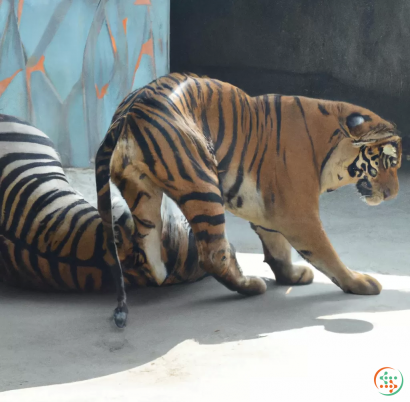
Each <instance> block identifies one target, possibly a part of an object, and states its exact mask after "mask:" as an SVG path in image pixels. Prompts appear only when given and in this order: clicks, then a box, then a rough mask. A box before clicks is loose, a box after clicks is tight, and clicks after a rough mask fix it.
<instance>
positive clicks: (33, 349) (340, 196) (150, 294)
mask: <svg viewBox="0 0 410 402" xmlns="http://www.w3.org/2000/svg"><path fill="white" fill-rule="evenodd" d="M68 176H69V177H70V178H71V179H72V180H73V184H74V185H75V186H76V188H78V189H79V190H80V191H81V192H82V193H83V194H84V196H85V197H86V198H87V199H89V200H90V201H91V202H92V203H94V205H95V202H94V200H95V195H94V193H95V187H94V183H93V173H92V172H91V176H88V175H87V171H85V172H84V171H81V172H75V171H74V172H73V171H69V172H68ZM400 181H401V190H400V193H399V196H398V198H397V199H396V200H394V201H391V202H388V203H385V204H383V205H381V206H378V207H368V206H367V205H365V204H364V203H363V202H361V201H360V200H359V198H358V196H357V194H355V193H356V191H355V190H354V188H344V189H341V190H338V191H336V192H334V193H331V194H326V195H325V196H323V198H322V200H321V216H322V219H323V222H324V226H325V229H326V230H327V232H328V234H329V237H330V238H331V240H332V242H333V245H334V246H335V248H336V250H337V251H338V252H339V255H340V256H341V258H342V260H343V261H344V262H345V263H346V264H347V265H348V266H349V267H351V268H352V269H355V270H359V271H362V272H371V273H374V274H375V276H376V277H377V279H378V280H379V281H380V282H381V283H382V284H383V287H384V289H383V291H382V293H381V294H380V295H379V296H370V297H365V296H354V295H346V294H344V293H342V292H341V291H340V289H338V288H337V287H336V286H334V285H333V284H332V283H330V281H328V280H327V278H324V276H323V275H321V274H320V273H319V272H317V271H315V280H314V283H313V284H312V285H309V286H305V287H293V288H289V287H279V286H276V284H275V282H274V281H273V280H272V278H273V276H272V274H271V273H270V271H269V269H268V266H267V265H266V264H263V262H262V261H263V256H262V255H261V253H262V249H261V246H260V244H259V241H258V239H257V237H256V235H254V233H253V232H252V231H251V230H250V228H249V224H248V223H246V222H244V221H242V220H241V219H239V218H236V217H233V216H232V215H229V217H228V236H229V239H230V241H231V242H232V243H233V244H234V245H235V246H236V248H237V251H238V252H239V261H240V263H241V265H242V266H243V268H244V271H245V272H247V273H253V274H257V275H262V276H265V277H267V278H271V280H270V281H269V284H268V291H267V292H266V294H264V295H262V296H259V297H254V298H245V297H242V296H239V295H237V294H235V293H232V292H230V291H228V290H227V289H225V288H224V287H223V286H221V285H220V284H218V283H217V282H216V281H215V280H214V279H213V278H207V279H205V280H203V281H201V282H198V283H196V284H192V285H180V286H175V287H171V288H166V289H141V290H139V291H133V292H130V293H129V305H130V310H131V311H130V320H129V324H128V327H127V328H126V330H125V331H123V332H120V331H117V330H116V329H114V328H113V327H112V325H111V324H110V322H109V318H110V316H111V310H112V309H113V307H114V305H115V300H114V299H115V297H113V295H111V294H109V295H80V296H79V295H56V294H55V295H45V294H40V293H35V292H27V291H24V292H23V291H20V290H17V289H11V288H7V287H5V286H0V318H1V321H0V340H1V342H0V391H5V392H3V393H1V394H0V401H1V402H11V401H12V402H26V401H27V402H28V401H30V402H34V401H41V402H49V401H50V402H51V401H53V402H54V401H59V402H60V401H61V402H65V401H70V402H71V401H76V402H82V401H89V400H93V401H94V400H95V401H116V400H118V401H120V400H121V401H144V402H145V401H167V402H170V401H178V402H182V401H192V400H195V401H208V400H214V401H230V400H235V401H254V400H259V399H263V400H278V401H288V400H289V401H293V400H299V399H301V398H310V397H312V398H313V397H314V398H315V400H319V401H321V400H323V401H328V400H332V401H339V400H340V401H341V400H346V398H350V399H351V400H353V401H376V400H378V398H380V396H379V393H378V391H377V389H376V387H375V385H374V383H373V377H374V374H375V373H376V371H377V370H379V369H380V368H382V367H386V366H390V367H394V368H397V369H399V370H400V371H401V372H402V373H403V376H404V378H405V383H406V382H407V381H408V378H410V360H409V357H410V352H409V347H408V339H409V337H410V262H409V250H408V244H409V240H408V239H409V235H410V228H409V212H410V208H409V203H408V200H409V199H410V198H409V195H410V194H409V193H410V170H409V169H408V168H402V169H401V172H400ZM296 258H297V257H296V256H295V259H296ZM395 400H403V401H404V400H407V401H408V400H410V387H409V386H406V384H404V387H403V389H402V390H401V391H400V393H399V394H397V395H395Z"/></svg>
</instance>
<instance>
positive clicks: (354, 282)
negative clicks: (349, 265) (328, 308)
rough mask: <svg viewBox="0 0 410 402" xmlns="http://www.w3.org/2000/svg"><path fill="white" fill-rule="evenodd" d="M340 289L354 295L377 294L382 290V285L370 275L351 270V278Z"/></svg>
mask: <svg viewBox="0 0 410 402" xmlns="http://www.w3.org/2000/svg"><path fill="white" fill-rule="evenodd" d="M342 289H343V291H344V292H345V293H353V294H356V295H378V294H379V293H380V292H381V290H382V285H381V284H380V283H379V281H378V280H377V279H374V278H373V277H371V276H370V275H366V274H359V273H358V272H352V279H351V280H350V281H349V283H348V284H347V286H346V287H342Z"/></svg>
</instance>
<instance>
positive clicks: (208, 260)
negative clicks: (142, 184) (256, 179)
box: [111, 107, 266, 295]
mask: <svg viewBox="0 0 410 402" xmlns="http://www.w3.org/2000/svg"><path fill="white" fill-rule="evenodd" d="M133 113H134V115H132V116H130V117H129V119H128V120H127V124H128V125H129V130H128V131H127V133H126V132H125V131H124V133H125V134H124V137H123V138H122V139H120V140H119V141H118V143H117V147H116V149H115V151H114V154H113V156H112V158H111V179H112V180H113V181H114V182H115V184H116V185H117V186H118V187H119V188H120V189H121V180H123V179H126V180H128V181H129V182H132V180H133V179H132V177H135V176H138V177H140V178H141V176H142V177H145V176H147V179H149V180H150V182H152V184H153V187H156V188H157V189H158V191H161V192H164V193H166V194H167V195H168V196H169V197H170V198H171V199H172V200H174V201H175V203H176V204H177V205H178V207H179V208H180V209H181V211H182V213H183V214H184V215H185V217H186V219H187V221H188V222H189V225H190V226H191V229H192V231H193V233H194V237H195V243H196V245H197V250H198V260H199V266H200V267H201V268H202V269H203V270H205V271H206V272H208V273H210V274H211V275H213V276H214V277H215V279H217V280H218V281H219V282H221V283H222V284H224V285H225V286H226V287H227V288H228V289H230V290H233V291H237V292H239V293H241V294H246V295H256V294H260V293H264V292H265V290H266V284H265V281H263V280H262V279H261V278H256V277H248V276H244V275H243V273H242V271H241V269H240V267H239V265H238V262H237V260H236V256H235V251H234V249H233V248H232V247H231V245H230V244H229V242H228V240H227V238H226V235H225V208H224V201H223V198H222V194H221V191H220V188H219V180H218V175H217V169H216V165H215V163H214V161H213V159H212V157H211V155H210V154H209V151H208V149H207V148H206V144H205V142H204V141H201V140H200V137H198V136H197V135H196V133H194V132H192V131H190V134H187V132H188V131H189V130H190V128H189V127H188V126H186V125H183V124H182V123H181V122H180V121H175V120H171V121H168V120H166V119H162V116H161V114H158V115H157V114H156V115H157V116H159V118H160V121H161V123H160V122H159V121H157V120H156V119H152V118H151V117H150V116H149V115H148V114H147V112H146V111H145V109H144V108H141V107H140V108H135V110H133ZM152 113H153V112H152ZM151 146H152V147H151ZM170 147H171V149H170ZM165 150H166V153H165ZM173 161H175V163H173ZM134 180H135V179H134ZM134 186H137V183H136V182H135V181H134ZM125 193H126V192H124V195H125ZM125 198H126V201H127V204H128V206H129V207H130V209H131V210H132V203H133V202H134V201H135V194H134V197H131V196H129V197H128V196H126V197H125ZM149 206H150V204H147V208H148V207H149ZM157 210H158V213H159V212H160V208H159V207H158V209H157ZM150 221H151V222H152V223H154V224H155V221H154V220H152V219H150ZM147 223H148V222H147ZM158 251H160V246H159V244H158Z"/></svg>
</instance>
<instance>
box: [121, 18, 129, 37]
mask: <svg viewBox="0 0 410 402" xmlns="http://www.w3.org/2000/svg"><path fill="white" fill-rule="evenodd" d="M127 22H128V18H124V19H123V20H122V27H123V28H124V32H125V35H127Z"/></svg>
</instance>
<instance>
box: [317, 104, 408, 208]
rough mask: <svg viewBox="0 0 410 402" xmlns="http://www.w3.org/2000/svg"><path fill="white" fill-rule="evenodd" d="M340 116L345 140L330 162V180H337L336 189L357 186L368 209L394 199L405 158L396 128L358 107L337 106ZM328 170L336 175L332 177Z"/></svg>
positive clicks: (340, 125)
mask: <svg viewBox="0 0 410 402" xmlns="http://www.w3.org/2000/svg"><path fill="white" fill-rule="evenodd" d="M337 112H338V123H339V128H340V134H341V135H340V137H341V138H342V140H341V141H340V142H339V144H338V146H337V149H336V152H334V155H332V158H331V159H332V161H330V160H329V162H331V163H329V166H328V169H327V177H330V175H331V176H332V177H333V178H335V177H337V179H334V180H332V182H333V183H335V182H336V181H338V182H339V183H338V185H336V186H334V187H340V186H342V185H345V184H355V185H356V188H357V190H358V192H359V193H360V195H361V197H362V198H363V199H364V201H365V202H366V203H367V204H368V205H378V204H380V203H381V202H382V201H384V200H391V199H393V198H395V197H396V196H397V194H398V191H399V180H398V177H397V171H398V169H399V168H400V166H401V157H402V145H401V138H400V137H399V135H398V133H397V130H396V127H395V126H394V125H393V124H392V123H390V122H388V121H386V120H383V119H382V118H381V117H380V116H378V115H376V114H375V113H373V112H371V111H369V110H367V109H364V108H361V107H358V106H355V105H351V104H346V103H338V104H337ZM329 169H333V170H334V172H336V171H337V173H336V174H335V173H334V172H333V174H331V173H330V171H329ZM325 177H326V176H325ZM324 181H326V180H324Z"/></svg>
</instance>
